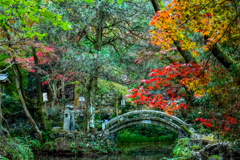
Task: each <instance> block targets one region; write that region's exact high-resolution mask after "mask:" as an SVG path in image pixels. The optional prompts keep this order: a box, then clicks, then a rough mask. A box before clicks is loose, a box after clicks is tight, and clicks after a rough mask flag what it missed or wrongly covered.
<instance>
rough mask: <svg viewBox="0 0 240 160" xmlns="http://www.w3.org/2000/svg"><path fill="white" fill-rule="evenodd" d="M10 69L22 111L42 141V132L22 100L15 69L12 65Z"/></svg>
mask: <svg viewBox="0 0 240 160" xmlns="http://www.w3.org/2000/svg"><path fill="white" fill-rule="evenodd" d="M12 71H13V75H14V78H15V82H16V87H17V91H18V95H19V98H20V100H21V102H22V106H23V110H24V112H25V114H26V116H27V118H28V120H29V121H30V123H31V125H32V128H33V130H34V131H35V132H36V133H37V134H38V137H39V139H40V141H41V142H43V138H42V132H41V131H40V130H39V128H38V126H37V124H36V123H35V121H34V120H33V118H32V116H31V115H30V114H29V112H28V109H27V106H26V103H25V100H24V98H23V96H22V91H21V89H20V85H19V82H18V76H17V73H16V71H15V69H14V68H13V67H12Z"/></svg>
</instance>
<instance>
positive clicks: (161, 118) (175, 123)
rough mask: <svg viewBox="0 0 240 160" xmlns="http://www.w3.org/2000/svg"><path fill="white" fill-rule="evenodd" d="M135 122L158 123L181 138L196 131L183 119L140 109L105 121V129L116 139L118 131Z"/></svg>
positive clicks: (106, 132)
mask: <svg viewBox="0 0 240 160" xmlns="http://www.w3.org/2000/svg"><path fill="white" fill-rule="evenodd" d="M135 124H152V125H158V126H161V127H163V128H166V129H170V130H172V131H174V132H176V133H177V134H178V137H179V138H183V137H189V136H190V134H191V131H192V132H193V131H194V130H193V129H192V128H191V126H190V125H189V124H187V123H185V122H184V121H182V120H181V119H179V118H177V117H175V116H170V115H168V114H167V113H164V112H161V111H155V110H138V111H132V112H128V113H125V114H122V115H120V116H118V117H115V118H113V119H111V120H110V121H108V122H106V123H104V124H103V131H104V133H105V135H109V138H110V139H113V140H116V136H117V132H118V131H120V130H121V129H123V128H125V127H127V126H131V125H135Z"/></svg>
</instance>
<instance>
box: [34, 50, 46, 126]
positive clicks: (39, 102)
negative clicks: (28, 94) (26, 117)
mask: <svg viewBox="0 0 240 160" xmlns="http://www.w3.org/2000/svg"><path fill="white" fill-rule="evenodd" d="M32 51H33V58H34V63H35V65H36V69H35V70H36V71H35V75H36V86H37V106H36V107H35V108H34V113H36V115H37V117H36V120H37V121H39V122H40V123H41V128H42V129H43V130H46V129H47V128H46V121H45V117H44V114H43V111H42V85H41V79H40V74H39V72H38V57H37V54H36V53H37V52H36V49H35V48H32Z"/></svg>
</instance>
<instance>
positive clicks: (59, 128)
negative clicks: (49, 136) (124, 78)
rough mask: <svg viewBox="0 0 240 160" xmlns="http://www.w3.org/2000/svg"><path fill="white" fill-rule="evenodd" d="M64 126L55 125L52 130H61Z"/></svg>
mask: <svg viewBox="0 0 240 160" xmlns="http://www.w3.org/2000/svg"><path fill="white" fill-rule="evenodd" d="M61 129H62V128H61V127H53V128H52V130H53V131H54V130H61Z"/></svg>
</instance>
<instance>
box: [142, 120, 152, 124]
mask: <svg viewBox="0 0 240 160" xmlns="http://www.w3.org/2000/svg"><path fill="white" fill-rule="evenodd" d="M142 122H143V123H147V124H150V123H151V120H143V121H142Z"/></svg>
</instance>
